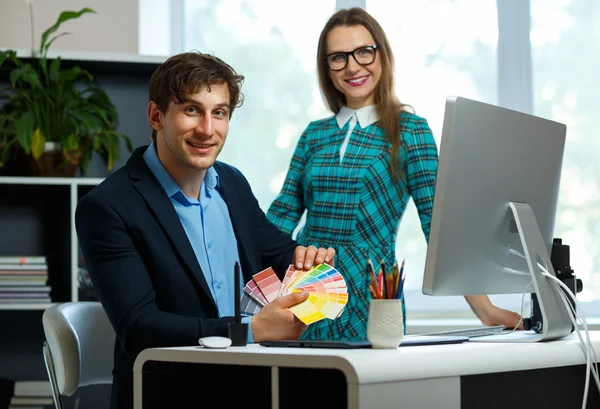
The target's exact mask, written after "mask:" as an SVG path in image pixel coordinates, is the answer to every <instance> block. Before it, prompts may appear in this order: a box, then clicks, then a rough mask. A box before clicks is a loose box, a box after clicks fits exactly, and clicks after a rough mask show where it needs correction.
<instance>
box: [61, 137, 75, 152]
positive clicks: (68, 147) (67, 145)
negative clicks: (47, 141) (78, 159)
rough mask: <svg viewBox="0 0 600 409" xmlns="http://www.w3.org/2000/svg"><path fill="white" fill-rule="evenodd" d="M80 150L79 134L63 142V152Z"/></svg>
mask: <svg viewBox="0 0 600 409" xmlns="http://www.w3.org/2000/svg"><path fill="white" fill-rule="evenodd" d="M77 149H79V141H78V140H77V134H74V133H72V134H69V136H67V138H66V139H65V140H64V141H63V150H65V151H73V150H77Z"/></svg>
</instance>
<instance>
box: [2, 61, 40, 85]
mask: <svg viewBox="0 0 600 409" xmlns="http://www.w3.org/2000/svg"><path fill="white" fill-rule="evenodd" d="M19 80H23V81H25V82H26V83H28V84H29V85H31V86H32V87H33V88H36V89H38V90H42V89H43V87H42V83H41V82H40V76H39V75H38V73H37V72H36V70H35V69H34V68H33V67H32V66H31V64H25V65H23V66H22V67H21V68H15V69H14V70H12V71H11V73H10V83H11V84H12V86H13V87H17V82H18V81H19Z"/></svg>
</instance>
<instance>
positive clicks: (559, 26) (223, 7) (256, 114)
mask: <svg viewBox="0 0 600 409" xmlns="http://www.w3.org/2000/svg"><path fill="white" fill-rule="evenodd" d="M164 1H165V0H143V2H142V3H143V4H148V6H149V4H150V3H153V4H158V3H161V2H164ZM142 3H140V13H142V10H141V9H142V8H143V7H144V6H143V5H142ZM499 3H500V2H498V1H496V0H414V1H398V2H390V1H386V0H337V1H335V0H327V1H323V0H305V1H304V2H299V1H298V2H275V1H270V0H223V1H219V2H212V1H207V0H176V1H174V2H173V3H172V4H175V6H171V11H170V14H171V16H170V21H171V24H170V26H171V27H173V30H171V31H172V33H171V36H172V38H171V39H169V41H170V43H171V52H177V51H180V49H178V47H177V45H178V44H179V45H181V49H183V50H189V49H199V50H201V51H204V52H212V53H215V54H216V55H218V56H219V57H222V58H223V59H224V60H225V61H227V62H228V63H230V64H231V65H232V66H233V67H234V68H235V69H236V70H237V71H238V72H239V73H241V74H243V75H245V76H246V82H245V84H244V87H243V93H244V95H245V106H242V108H241V109H240V110H239V111H236V112H235V113H234V115H233V119H232V124H231V131H230V134H229V141H228V142H227V144H226V146H225V149H224V151H223V153H222V155H221V157H220V159H222V160H224V161H226V162H229V163H231V164H233V165H235V166H237V167H239V168H240V169H241V170H242V172H244V174H245V175H246V176H247V178H248V180H249V182H250V184H251V185H252V187H253V189H254V191H255V194H256V196H257V198H258V199H259V202H260V204H261V207H262V208H263V209H265V210H266V209H267V208H268V206H269V205H270V203H271V202H272V200H273V198H274V197H275V195H276V194H277V193H278V192H279V189H280V187H281V185H282V183H283V180H284V177H285V173H286V171H287V167H288V165H289V160H290V158H291V156H292V153H293V150H294V147H295V145H296V142H297V140H298V138H299V136H300V134H301V133H302V131H303V130H304V128H305V127H306V125H307V124H308V123H309V122H310V121H312V120H315V119H318V118H323V117H325V116H328V115H331V113H330V112H329V111H328V110H327V109H326V108H325V106H324V104H323V101H322V97H321V95H320V91H319V88H318V85H317V74H316V66H315V65H316V64H315V55H316V46H317V40H318V35H319V33H320V31H321V29H322V27H323V25H324V24H325V22H326V21H327V19H328V18H329V16H330V15H331V14H332V13H333V12H334V10H335V9H336V7H351V6H353V5H356V6H361V7H366V9H367V10H368V11H369V12H370V13H371V14H372V15H373V16H374V17H375V18H376V19H377V20H378V21H379V22H380V23H381V25H382V26H383V28H384V30H385V31H386V34H387V36H388V39H389V41H390V42H391V44H392V48H393V50H394V55H395V60H396V93H397V95H398V96H399V98H400V99H401V101H402V102H404V103H407V104H409V105H411V106H412V107H413V108H414V109H415V111H416V114H417V115H420V116H422V117H425V118H426V119H427V120H428V121H429V124H430V126H431V129H432V131H433V134H434V136H435V137H436V140H437V142H438V146H439V143H440V142H441V132H442V120H443V115H444V107H445V100H446V97H447V96H450V95H458V96H463V97H467V98H472V99H477V100H480V101H484V102H489V103H493V104H500V105H502V104H505V103H506V101H505V100H510V103H512V104H513V109H519V107H525V109H529V107H530V106H531V101H533V112H532V113H533V114H534V115H538V116H541V117H545V118H549V119H553V120H556V121H559V122H563V123H565V124H567V145H566V151H565V157H564V167H563V173H562V183H561V191H560V197H559V200H560V203H559V207H558V214H557V219H556V227H555V231H556V232H555V237H561V238H562V239H563V242H564V243H565V244H568V245H570V246H571V264H572V267H573V269H574V270H575V274H576V275H577V277H579V278H581V279H582V280H583V282H584V291H583V292H582V293H580V294H579V295H578V298H579V299H580V300H581V301H585V302H584V308H585V309H586V311H587V312H586V313H587V315H588V316H592V315H593V316H596V317H600V302H598V301H600V184H599V182H598V176H597V175H600V161H598V160H597V159H596V157H595V154H596V152H600V139H599V138H597V137H596V133H598V132H600V125H599V124H598V121H595V117H596V115H594V114H595V112H596V111H597V109H598V108H600V102H598V99H597V97H596V95H595V94H596V92H595V90H596V89H598V88H599V87H600V77H598V75H596V71H597V66H598V65H599V64H600V51H599V50H598V49H597V47H594V44H597V43H598V42H599V40H600V30H599V29H598V28H597V24H594V22H597V21H598V19H599V18H600V4H596V2H593V1H591V0H529V1H522V2H507V3H500V5H499ZM161 4H162V3H161ZM498 7H501V9H500V10H501V12H502V13H501V15H502V19H501V20H502V24H503V25H502V26H501V27H502V28H503V29H504V30H506V32H509V34H510V35H506V38H505V37H504V35H505V34H506V32H503V31H500V34H499V30H498V13H499V12H498ZM504 7H506V8H504ZM150 14H152V13H150ZM154 14H157V13H154ZM181 14H182V15H183V18H182V20H183V25H182V28H180V27H178V26H181V25H180V24H177V23H176V21H178V20H177V18H180V17H181ZM505 19H506V20H505ZM505 24H506V27H505ZM515 24H516V25H518V28H519V29H522V28H523V27H525V31H524V35H522V36H521V37H519V36H518V35H513V34H514V32H515V30H513V28H514V27H513V26H512V25H515ZM523 24H525V26H523ZM529 25H530V26H531V27H530V28H531V31H530V36H529V44H527V40H528V39H527V34H526V33H527V30H528V29H529ZM515 27H516V26H515ZM503 33H504V34H503ZM521 33H523V32H521ZM499 35H502V36H503V37H502V39H503V40H504V44H505V47H507V48H506V49H507V50H510V51H511V52H513V51H514V50H517V51H518V52H514V53H513V54H512V55H511V56H510V58H509V57H503V54H500V56H501V57H498V38H499ZM140 36H143V33H141V34H140ZM178 38H181V39H182V40H181V42H179V43H178V41H177V39H178ZM140 41H143V38H140ZM147 43H148V42H147ZM529 49H531V54H530V53H529ZM503 50H504V48H503ZM523 50H525V51H524V52H523ZM529 63H531V65H532V77H531V78H530V77H529V75H523V76H522V77H519V78H517V76H518V75H515V74H519V72H520V70H522V69H526V68H528V64H529ZM525 74H527V73H525ZM499 78H501V79H502V81H503V82H502V84H503V86H502V91H503V94H504V96H503V95H499V93H498V87H499V81H500V80H499ZM507 81H508V82H507ZM507 84H508V86H506V85H507ZM530 89H531V90H532V92H529V90H530ZM507 93H508V94H510V95H506V94H507ZM531 93H532V94H533V95H530V94H531ZM513 94H514V95H513ZM499 99H503V101H504V102H503V101H499ZM509 105H510V104H509ZM507 106H508V105H507ZM257 164H259V165H258V166H257ZM425 254H426V242H425V239H424V236H423V233H422V231H421V226H420V223H419V219H418V216H417V212H416V209H415V207H414V205H413V204H412V202H411V204H410V205H409V207H408V209H407V211H406V214H405V216H404V218H403V220H402V224H401V228H400V232H399V235H398V240H397V255H398V258H399V259H401V258H403V257H406V260H407V267H406V269H407V271H408V278H407V289H408V294H407V298H408V303H409V309H410V313H411V318H414V317H415V315H417V316H418V315H419V313H420V312H423V313H425V314H427V313H429V314H430V315H435V316H436V317H444V316H445V315H446V313H448V314H450V315H453V316H457V312H458V314H459V315H460V314H461V312H460V311H462V314H465V313H466V314H467V316H469V317H472V314H471V313H470V312H468V311H469V310H468V306H467V305H466V302H465V301H464V299H463V298H462V297H426V296H423V295H422V293H421V281H422V274H423V270H424V265H425ZM526 299H528V297H526ZM492 300H493V301H494V302H496V303H497V304H498V305H501V306H505V307H509V308H512V309H517V308H519V307H520V304H521V296H520V295H516V296H514V297H513V296H492Z"/></svg>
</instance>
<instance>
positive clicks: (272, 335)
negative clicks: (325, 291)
mask: <svg viewBox="0 0 600 409" xmlns="http://www.w3.org/2000/svg"><path fill="white" fill-rule="evenodd" d="M307 298H308V293H307V292H297V293H291V294H288V295H284V296H283V297H279V298H276V299H275V300H273V302H271V303H269V304H267V305H265V306H264V307H263V308H262V309H261V310H260V311H259V313H258V314H256V315H255V316H254V317H252V319H251V320H250V328H251V329H252V338H253V339H254V342H256V343H258V342H260V341H265V340H268V341H276V340H281V339H298V338H300V335H302V333H303V332H304V330H305V329H306V324H304V323H303V322H302V321H300V320H299V319H298V318H297V317H296V316H295V315H294V313H293V312H291V311H290V310H289V307H291V306H293V305H295V304H299V303H301V302H302V301H304V300H306V299H307Z"/></svg>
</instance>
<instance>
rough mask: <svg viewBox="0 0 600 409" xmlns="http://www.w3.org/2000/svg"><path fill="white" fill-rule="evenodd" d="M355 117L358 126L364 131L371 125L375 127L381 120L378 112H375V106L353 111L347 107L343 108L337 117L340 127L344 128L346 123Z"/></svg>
mask: <svg viewBox="0 0 600 409" xmlns="http://www.w3.org/2000/svg"><path fill="white" fill-rule="evenodd" d="M353 115H356V117H357V118H358V124H359V125H360V127H361V128H363V129H364V128H366V127H367V126H369V125H373V124H374V123H375V122H377V121H378V120H379V117H378V116H377V111H376V110H375V105H369V106H366V107H362V108H360V109H351V108H348V107H347V106H343V107H342V109H340V111H339V112H338V113H337V115H336V116H335V119H336V120H337V124H338V126H339V127H340V128H343V127H344V125H346V122H348V121H349V120H350V118H352V116H353Z"/></svg>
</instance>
